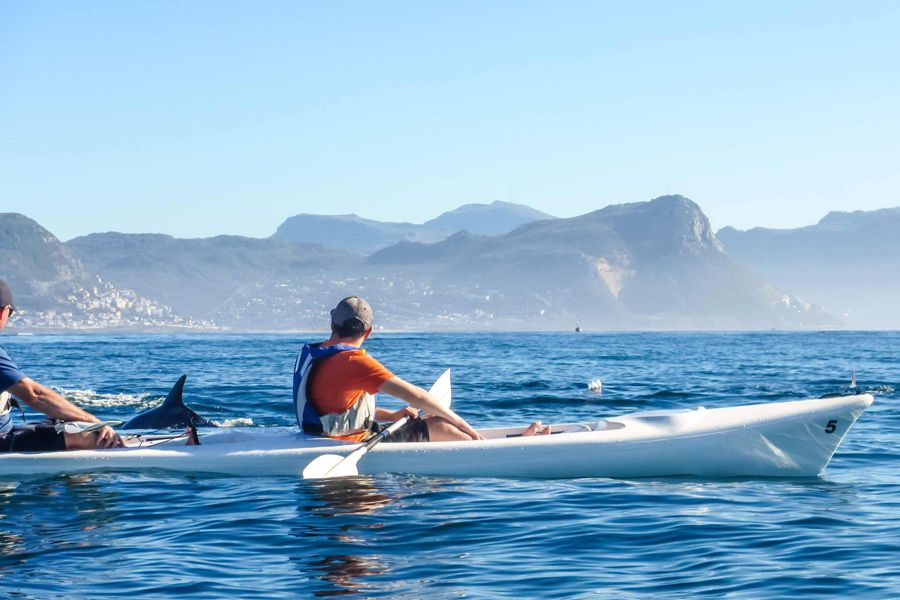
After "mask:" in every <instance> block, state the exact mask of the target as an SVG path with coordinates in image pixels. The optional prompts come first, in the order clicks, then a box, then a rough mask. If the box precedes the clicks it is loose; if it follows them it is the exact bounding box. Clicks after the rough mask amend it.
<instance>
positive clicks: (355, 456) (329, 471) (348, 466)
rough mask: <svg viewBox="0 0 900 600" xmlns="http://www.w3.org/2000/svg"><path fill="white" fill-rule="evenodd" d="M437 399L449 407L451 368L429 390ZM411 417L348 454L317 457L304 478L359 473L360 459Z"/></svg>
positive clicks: (308, 467) (306, 469)
mask: <svg viewBox="0 0 900 600" xmlns="http://www.w3.org/2000/svg"><path fill="white" fill-rule="evenodd" d="M428 391H429V393H430V394H432V395H433V396H434V397H435V398H437V400H438V401H439V402H440V403H441V404H443V405H444V406H447V407H449V406H450V401H451V398H452V395H453V393H452V388H451V385H450V369H447V370H446V371H444V372H443V373H442V374H441V376H440V377H438V379H437V381H435V382H434V385H432V386H431V389H430V390H428ZM407 421H409V417H403V418H402V419H398V420H397V421H394V422H393V423H391V424H390V425H388V426H387V427H386V428H385V429H384V430H382V431H381V432H379V433H378V434H377V435H376V436H375V437H373V438H372V439H371V440H369V441H368V442H366V443H365V444H364V445H362V446H360V447H359V448H357V449H356V450H354V451H353V452H351V453H350V454H348V455H347V456H341V455H340V454H323V455H322V456H319V457H317V458H315V459H314V460H313V461H312V462H310V463H309V464H308V465H306V468H304V469H303V479H328V478H331V477H353V476H356V475H359V470H358V469H357V467H356V465H357V463H359V459H361V458H362V457H363V456H365V455H366V453H368V452H369V450H371V449H372V448H374V447H375V446H377V445H378V444H380V443H381V442H383V441H384V440H385V439H386V438H388V437H390V435H391V434H392V433H394V432H395V431H397V430H398V429H400V428H401V427H403V426H404V425H406V422H407Z"/></svg>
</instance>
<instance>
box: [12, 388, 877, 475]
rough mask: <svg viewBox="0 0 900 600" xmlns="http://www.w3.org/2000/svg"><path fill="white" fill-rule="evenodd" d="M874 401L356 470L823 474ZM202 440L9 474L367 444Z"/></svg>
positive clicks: (260, 467) (706, 415)
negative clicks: (841, 444) (845, 437)
mask: <svg viewBox="0 0 900 600" xmlns="http://www.w3.org/2000/svg"><path fill="white" fill-rule="evenodd" d="M872 401H873V398H872V396H871V395H868V394H863V395H858V396H845V397H840V398H827V399H819V400H801V401H794V402H777V403H769V404H756V405H750V406H738V407H727V408H714V409H708V410H707V409H703V408H698V409H694V410H678V411H658V412H650V413H636V414H630V415H623V416H620V417H614V418H608V419H605V420H600V421H599V422H597V423H591V424H562V425H556V426H554V431H559V433H556V434H554V435H544V436H533V437H521V435H520V434H521V428H501V429H484V430H481V433H482V434H483V435H484V436H485V437H486V438H488V439H485V440H484V441H477V442H475V441H469V442H432V443H407V444H390V443H382V444H380V445H378V446H376V447H375V448H373V449H372V450H371V451H370V452H369V453H368V454H367V455H366V456H365V457H363V459H362V460H360V462H359V464H358V469H359V472H360V474H363V475H376V474H380V473H391V472H393V473H410V474H417V475H437V476H452V477H520V478H574V477H616V478H632V477H665V476H678V475H684V476H697V477H709V478H717V477H814V476H817V475H819V474H820V473H821V472H822V471H823V470H824V469H825V467H826V466H827V465H828V463H829V461H830V460H831V457H832V456H833V454H834V452H835V450H836V449H837V447H838V445H839V444H840V443H841V440H843V438H844V436H845V435H846V433H847V431H849V429H850V427H851V426H852V425H853V423H855V421H856V419H857V418H858V417H859V415H860V414H862V412H863V411H864V410H865V409H866V408H867V407H868V406H869V405H871V403H872ZM510 436H511V437H510ZM201 442H202V443H201V445H200V446H185V445H183V444H184V440H183V439H182V440H173V441H167V442H163V443H158V444H156V445H154V446H152V447H130V448H121V449H111V450H81V451H72V452H39V453H7V454H0V477H2V478H7V479H8V478H11V477H23V476H33V475H55V474H65V473H85V472H99V471H111V470H117V471H151V470H164V471H178V472H183V473H197V474H200V473H209V474H220V475H227V476H276V477H280V476H285V477H299V475H300V472H301V471H302V470H303V468H304V467H305V466H306V465H307V464H309V462H310V461H312V460H313V459H315V458H316V457H318V456H321V455H323V454H340V455H346V454H349V453H350V452H352V451H353V450H354V449H356V448H358V447H359V445H358V444H354V443H346V442H339V441H336V440H328V439H322V438H317V437H313V436H307V435H305V434H303V433H300V432H298V431H297V430H296V429H292V428H234V429H228V430H218V431H213V432H211V433H207V434H205V435H201Z"/></svg>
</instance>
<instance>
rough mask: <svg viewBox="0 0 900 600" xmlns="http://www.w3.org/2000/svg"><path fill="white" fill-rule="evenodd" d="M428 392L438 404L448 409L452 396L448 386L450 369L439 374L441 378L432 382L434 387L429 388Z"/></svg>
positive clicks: (451, 389)
mask: <svg viewBox="0 0 900 600" xmlns="http://www.w3.org/2000/svg"><path fill="white" fill-rule="evenodd" d="M428 392H429V393H430V394H431V395H432V396H434V397H435V398H437V400H438V402H440V403H441V404H442V405H443V406H445V407H447V408H450V402H451V400H452V396H453V388H452V386H451V385H450V369H447V370H446V371H444V372H443V373H441V376H440V377H438V378H437V381H435V382H434V385H432V386H431V389H430V390H428Z"/></svg>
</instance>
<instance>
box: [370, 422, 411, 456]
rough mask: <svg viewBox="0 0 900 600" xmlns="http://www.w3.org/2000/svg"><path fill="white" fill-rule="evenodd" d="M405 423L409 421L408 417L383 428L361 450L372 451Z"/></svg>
mask: <svg viewBox="0 0 900 600" xmlns="http://www.w3.org/2000/svg"><path fill="white" fill-rule="evenodd" d="M407 421H409V417H403V418H400V419H398V420H396V421H394V422H393V423H391V424H390V425H388V426H387V427H385V428H384V429H382V430H381V431H379V432H378V433H377V434H376V435H375V437H373V438H372V439H371V440H369V441H368V442H366V445H365V446H363V448H365V450H366V452H368V451H369V450H371V449H372V447H373V446H376V445H378V444H380V443H381V442H383V441H384V440H385V439H386V438H388V437H390V435H391V434H393V433H394V432H395V431H397V430H398V429H400V428H401V427H403V426H404V425H406V422H407ZM362 454H365V452H363V453H362Z"/></svg>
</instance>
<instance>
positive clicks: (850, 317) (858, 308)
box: [717, 208, 900, 329]
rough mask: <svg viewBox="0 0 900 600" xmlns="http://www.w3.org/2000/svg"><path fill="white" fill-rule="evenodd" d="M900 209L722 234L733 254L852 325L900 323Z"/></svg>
mask: <svg viewBox="0 0 900 600" xmlns="http://www.w3.org/2000/svg"><path fill="white" fill-rule="evenodd" d="M898 232H900V208H886V209H882V210H875V211H868V212H864V211H856V212H850V213H846V212H832V213H829V214H828V215H826V216H825V217H824V218H823V219H822V220H821V221H819V222H818V223H817V224H816V225H811V226H809V227H801V228H798V229H764V228H759V227H758V228H755V229H751V230H749V231H738V230H736V229H733V228H731V227H726V228H724V229H721V230H720V231H719V232H718V234H717V235H718V237H719V239H720V240H721V241H722V243H723V244H724V246H725V249H726V252H727V253H728V254H729V255H730V256H732V257H733V258H735V259H736V260H739V261H741V262H743V263H744V264H746V265H747V266H748V267H750V268H752V269H754V270H755V271H757V272H758V273H760V274H762V275H763V276H764V277H766V278H767V279H768V280H770V281H772V282H773V283H774V284H776V285H778V286H781V287H784V288H786V289H789V290H791V291H792V292H793V293H795V294H797V295H799V296H801V297H803V298H806V299H810V300H812V301H814V302H816V303H817V304H820V305H821V306H823V307H824V308H825V309H826V310H827V311H828V312H830V313H831V314H834V315H836V316H838V317H840V318H841V319H842V321H843V322H844V323H845V324H846V325H847V326H848V327H853V328H868V329H871V328H887V329H897V328H900V309H898V306H900V235H898Z"/></svg>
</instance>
